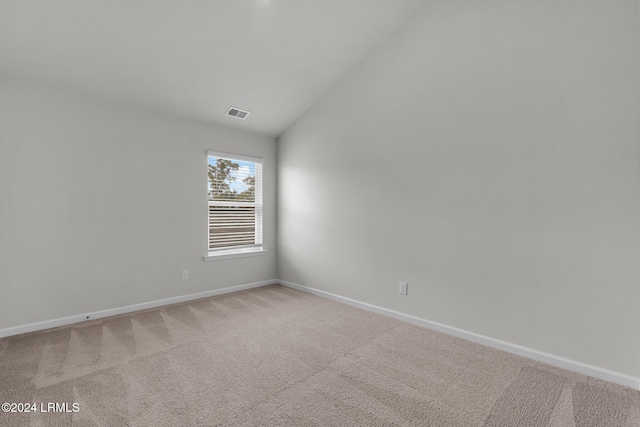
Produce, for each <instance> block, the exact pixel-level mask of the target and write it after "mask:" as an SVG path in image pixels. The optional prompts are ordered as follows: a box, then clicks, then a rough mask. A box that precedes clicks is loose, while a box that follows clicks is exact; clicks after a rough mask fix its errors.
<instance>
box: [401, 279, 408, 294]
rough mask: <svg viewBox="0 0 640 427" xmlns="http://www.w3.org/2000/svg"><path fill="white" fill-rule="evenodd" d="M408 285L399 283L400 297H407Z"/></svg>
mask: <svg viewBox="0 0 640 427" xmlns="http://www.w3.org/2000/svg"><path fill="white" fill-rule="evenodd" d="M408 287H409V284H408V283H407V282H400V295H407V288H408Z"/></svg>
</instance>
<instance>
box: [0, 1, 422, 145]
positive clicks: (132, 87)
mask: <svg viewBox="0 0 640 427" xmlns="http://www.w3.org/2000/svg"><path fill="white" fill-rule="evenodd" d="M422 4H424V0H180V1H179V0H160V1H159V0H58V1H51V0H0V74H4V75H7V76H11V77H18V78H22V79H26V80H30V81H34V82H36V83H41V84H45V85H50V86H54V87H58V88H62V89H67V90H71V91H74V92H80V93H84V94H88V95H91V96H96V97H99V98H103V99H106V100H111V101H116V102H122V103H126V104H129V105H134V106H138V107H143V108H149V109H153V110H157V111H162V112H165V113H169V114H173V115H177V116H181V117H187V118H192V119H196V120H201V121H206V122H212V123H218V124H222V125H225V126H234V127H239V128H243V129H246V130H250V131H255V132H260V133H264V134H268V135H272V136H277V135H279V134H280V133H281V132H282V131H284V130H285V129H286V128H287V127H288V126H290V125H291V124H292V123H293V122H294V121H295V120H296V119H297V118H298V117H299V116H300V115H301V114H302V113H304V111H305V110H306V109H308V108H309V107H310V106H311V105H312V104H313V103H314V102H316V101H317V100H318V99H319V98H321V97H322V95H323V94H324V93H326V92H327V91H328V90H329V89H330V88H331V87H332V86H334V85H335V84H336V83H337V82H339V81H340V79H341V78H343V77H344V76H346V75H347V74H348V73H349V71H350V70H352V69H353V68H354V67H355V66H356V65H357V64H358V63H359V62H361V61H362V60H363V59H364V58H365V57H366V56H367V55H368V54H369V53H370V52H371V51H373V50H374V49H375V47H376V46H378V45H379V44H380V43H381V42H382V41H383V40H384V39H385V38H386V37H388V36H389V35H390V34H391V33H392V32H393V31H394V30H395V29H397V28H398V27H399V26H401V25H402V24H403V23H404V22H405V21H406V20H408V19H409V18H410V17H411V15H412V14H413V13H414V12H415V11H416V10H417V9H418V8H419V7H421V5H422ZM229 106H235V107H240V108H243V109H246V110H249V111H251V115H250V116H249V118H248V119H247V120H244V121H241V120H238V119H234V118H230V117H226V116H225V112H226V111H227V109H228V107H229Z"/></svg>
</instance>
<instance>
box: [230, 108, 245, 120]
mask: <svg viewBox="0 0 640 427" xmlns="http://www.w3.org/2000/svg"><path fill="white" fill-rule="evenodd" d="M249 114H251V113H250V112H248V111H245V110H241V109H239V108H236V107H229V111H227V116H231V117H235V118H236V119H241V120H244V119H246V118H247V116H248V115H249Z"/></svg>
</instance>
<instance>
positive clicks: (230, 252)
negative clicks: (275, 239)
mask: <svg viewBox="0 0 640 427" xmlns="http://www.w3.org/2000/svg"><path fill="white" fill-rule="evenodd" d="M209 156H213V157H217V158H223V159H228V160H239V161H245V162H252V163H255V165H256V185H255V201H254V202H224V201H209V197H208V196H207V255H205V256H204V257H203V259H204V260H205V261H216V260H222V259H229V258H239V257H249V256H258V255H264V254H266V252H267V251H266V250H264V247H263V241H262V232H263V223H264V212H263V211H264V210H263V185H264V160H263V159H262V158H260V157H250V156H244V155H240V154H232V153H223V152H219V151H207V157H206V159H207V165H208V164H209ZM207 168H208V166H207ZM208 181H209V180H208V179H207V193H208ZM212 205H213V206H215V205H218V206H224V205H227V206H238V205H240V206H254V207H255V209H256V225H255V244H254V245H251V246H249V245H244V246H238V247H231V248H223V249H213V250H212V249H210V246H209V232H210V224H209V206H212Z"/></svg>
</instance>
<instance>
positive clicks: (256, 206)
mask: <svg viewBox="0 0 640 427" xmlns="http://www.w3.org/2000/svg"><path fill="white" fill-rule="evenodd" d="M207 168H208V177H209V185H208V201H209V207H208V209H209V256H207V257H205V260H212V259H220V258H229V257H235V256H249V255H261V254H262V253H263V251H262V159H258V158H253V157H246V156H239V155H235V154H224V153H215V152H211V151H210V152H208V153H207Z"/></svg>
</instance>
